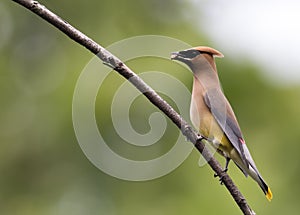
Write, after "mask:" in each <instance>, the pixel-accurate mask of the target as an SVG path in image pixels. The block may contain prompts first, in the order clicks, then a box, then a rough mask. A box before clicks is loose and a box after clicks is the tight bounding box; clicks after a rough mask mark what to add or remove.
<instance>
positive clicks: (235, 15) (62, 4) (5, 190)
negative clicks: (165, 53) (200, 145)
mask: <svg viewBox="0 0 300 215" xmlns="http://www.w3.org/2000/svg"><path fill="white" fill-rule="evenodd" d="M42 3H44V4H45V5H46V6H47V7H48V8H50V9H51V10H53V11H54V12H56V13H57V14H58V15H59V16H61V17H63V18H64V19H66V20H67V21H68V22H70V23H71V24H73V25H74V26H76V27H77V28H78V29H79V30H81V31H82V32H84V33H85V34H87V35H88V36H90V37H91V38H93V39H94V40H95V41H97V42H99V43H100V44H101V45H102V46H104V47H105V46H108V45H110V44H112V43H114V42H116V41H119V40H122V39H125V38H128V37H132V36H138V35H147V34H154V35H164V36H169V37H173V38H177V39H179V40H182V41H185V42H187V43H189V44H191V45H193V46H197V45H209V46H212V47H214V48H216V49H218V50H220V51H221V52H223V53H224V55H225V58H224V59H218V60H217V66H218V68H219V75H220V79H221V82H222V86H223V89H224V91H225V93H226V95H227V97H228V98H229V100H230V101H231V103H232V106H233V107H234V109H235V112H236V115H237V116H238V118H239V122H240V126H241V128H242V130H243V133H244V136H245V139H246V140H247V142H248V145H249V148H250V151H251V152H252V155H253V157H254V159H255V160H256V163H257V166H258V167H259V169H260V171H261V173H262V175H263V176H264V178H265V180H266V181H267V182H268V184H269V185H270V187H271V188H272V191H273V194H274V199H273V200H272V202H268V201H267V200H266V199H265V197H264V195H263V194H262V192H261V190H260V188H259V187H258V186H257V185H256V183H255V182H253V181H252V180H251V179H246V178H245V177H244V176H243V174H242V173H241V172H240V171H239V170H238V169H237V168H236V167H235V166H234V165H233V164H231V165H230V169H229V174H230V175H231V176H232V178H233V180H234V181H235V182H236V184H237V185H238V187H239V188H240V190H241V191H242V193H243V194H244V196H245V197H246V199H247V200H248V202H249V204H250V205H251V206H252V208H253V209H254V210H255V211H256V213H257V214H282V213H288V214H298V213H299V209H300V205H299V194H300V185H299V183H298V182H299V179H300V174H299V171H300V162H299V161H300V159H299V149H300V146H299V141H300V132H299V125H300V123H299V122H300V108H299V107H300V78H299V77H300V75H299V74H300V66H299V62H300V61H299V54H298V50H299V49H300V45H299V38H300V36H297V35H299V32H300V29H299V23H297V20H299V17H298V18H297V15H296V14H297V13H296V12H295V11H299V9H300V6H299V4H297V3H295V1H289V0H286V1H264V3H259V2H258V1H251V2H248V3H247V4H244V3H239V2H238V1H226V2H223V1H218V0H213V1H184V0H176V1H173V0H164V1H161V0H142V1H140V0H131V1H117V0H103V1H95V0H90V1H88V2H86V1H70V0H64V1H58V0H52V1H43V2H42ZM293 11H294V12H293ZM298 16H299V15H298ZM174 51H175V50H174ZM0 53H1V58H0V89H1V90H0V95H1V105H0V143H1V145H0V147H1V150H0V157H1V162H0V214H22V215H26V214H30V215H32V214H47V215H48V214H49V215H50V214H51V215H52V214H59V215H60V214H75V215H77V214H78V215H79V214H112V215H114V214H116V215H127V214H128V215H129V214H130V215H134V214H146V215H147V214H157V215H159V214H164V215H165V214H232V215H233V214H241V212H240V210H239V209H238V207H237V205H236V204H235V203H234V201H233V200H232V197H231V196H230V195H229V193H228V192H227V190H226V189H225V188H224V187H222V186H220V184H219V182H218V180H217V179H215V178H214V177H213V172H212V170H211V169H210V168H209V167H208V166H207V165H206V166H204V167H201V168H200V167H199V166H198V160H199V153H198V152H197V151H196V150H194V151H193V152H192V153H191V155H190V156H189V157H188V159H186V160H185V162H184V163H183V164H182V165H181V166H180V167H178V168H177V169H176V170H175V171H173V172H172V173H170V174H168V175H167V176H164V177H162V178H159V179H155V180H152V181H146V182H130V181H123V180H119V179H116V178H113V177H111V176H109V175H106V174H105V173H103V172H101V171H100V170H98V169H97V168H96V167H94V166H93V165H92V164H91V163H90V162H89V160H88V159H87V158H86V157H85V155H84V154H83V152H82V151H81V149H80V147H79V145H78V143H77V140H76V136H75V133H74V130H73V124H72V97H73V92H74V88H75V85H76V81H77V79H78V77H79V75H80V73H81V71H82V69H83V68H84V67H85V65H86V64H87V63H88V62H89V60H90V59H91V58H92V57H93V55H92V54H91V53H89V52H88V51H87V50H86V49H84V48H82V47H81V46H79V45H77V44H76V43H74V42H73V41H71V40H70V39H69V38H68V37H66V36H65V35H63V34H62V33H61V32H59V31H58V30H56V29H55V28H53V27H52V26H50V25H49V24H48V23H46V22H44V21H43V20H41V19H40V18H39V17H37V16H36V15H34V14H32V13H31V12H29V11H28V10H25V9H24V8H23V7H20V6H19V5H17V4H15V3H13V2H12V1H2V2H1V3H0ZM128 64H129V65H130V66H131V67H132V69H133V70H135V71H136V72H137V73H139V72H142V71H147V70H159V71H166V73H170V74H171V73H172V72H174V71H175V72H174V73H172V74H176V76H177V77H179V78H180V80H182V82H183V83H185V84H186V86H187V87H188V88H189V89H191V84H192V82H191V81H192V77H191V75H190V73H188V71H186V72H185V73H184V74H185V75H182V74H183V73H180V71H181V70H184V68H183V67H180V66H178V65H176V66H175V65H174V64H173V63H171V62H168V61H163V62H161V63H157V64H155V66H154V64H153V59H152V61H148V60H147V59H144V60H143V59H142V60H141V61H137V62H134V61H133V62H128ZM108 81H110V82H107V84H106V86H104V87H105V88H104V92H106V93H104V94H103V95H101V94H100V93H99V96H98V97H97V101H96V117H97V119H98V124H99V128H102V132H103V135H104V136H105V137H106V138H107V140H109V141H108V142H109V143H111V148H112V149H114V150H116V151H117V152H118V153H121V154H123V155H124V156H128V157H131V158H136V159H139V160H143V159H148V158H149V157H153V156H157V155H159V154H163V153H164V152H166V151H167V150H168V149H169V148H170V147H171V146H172V143H173V142H174V139H176V138H177V137H178V135H180V133H179V132H178V130H177V129H176V128H175V126H173V125H172V124H171V123H170V122H169V121H168V125H169V127H168V129H167V130H166V134H165V136H164V137H163V138H162V139H161V140H160V141H159V142H157V143H155V145H153V146H151V147H152V148H151V147H150V148H149V151H150V152H149V151H147V148H142V149H141V148H139V147H133V146H130V145H129V144H127V145H126V143H125V141H123V140H122V139H121V138H120V137H118V136H117V135H116V134H115V132H114V130H113V127H112V126H111V119H110V117H109V110H110V104H111V101H112V97H113V91H114V90H115V89H117V87H118V86H119V85H120V84H122V83H123V82H124V79H123V78H122V77H119V75H117V74H115V73H112V74H111V76H110V77H109V79H108ZM163 96H164V98H166V99H167V100H168V101H170V102H171V104H172V105H174V106H175V108H176V104H174V103H172V101H171V99H169V98H168V96H167V95H163ZM153 111H157V109H156V108H154V107H153V106H152V105H151V104H150V103H149V102H148V101H147V100H146V99H144V98H143V97H142V96H141V97H140V98H139V99H137V100H136V102H135V103H134V104H133V107H132V108H131V112H130V114H131V115H130V118H131V120H132V125H133V127H135V128H136V129H137V131H139V132H141V133H143V132H144V133H145V132H147V131H148V130H149V124H148V116H149V115H150V114H151V112H153ZM183 144H189V143H183ZM155 147H156V148H155ZM145 150H146V151H145ZM216 157H217V158H218V159H219V160H220V161H221V162H222V163H224V160H223V159H220V157H219V156H218V155H217V156H216Z"/></svg>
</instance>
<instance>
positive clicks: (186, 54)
mask: <svg viewBox="0 0 300 215" xmlns="http://www.w3.org/2000/svg"><path fill="white" fill-rule="evenodd" d="M201 57H205V58H206V59H207V60H208V61H210V60H213V57H224V55H223V54H222V53H221V52H219V51H217V50H215V49H213V48H210V47H207V46H198V47H194V48H191V49H187V50H183V51H179V52H173V53H172V55H171V60H178V61H181V62H183V63H185V64H187V65H188V66H192V65H193V64H195V63H196V62H197V61H199V60H200V59H201Z"/></svg>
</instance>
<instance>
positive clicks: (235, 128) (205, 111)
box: [171, 46, 272, 201]
mask: <svg viewBox="0 0 300 215" xmlns="http://www.w3.org/2000/svg"><path fill="white" fill-rule="evenodd" d="M214 57H223V54H222V53H220V52H219V51H217V50H215V49H213V48H209V47H204V46H200V47H196V48H191V49H188V50H184V51H180V52H176V53H172V56H171V59H172V60H178V61H181V62H183V63H185V64H187V65H188V66H189V68H190V69H191V70H192V72H193V75H194V81H193V91H192V98H191V107H190V118H191V121H192V123H193V125H194V126H195V127H196V128H197V129H199V131H200V134H201V135H203V136H204V137H206V138H207V139H208V140H210V141H209V142H211V143H212V145H213V147H214V148H215V149H216V150H217V151H218V152H219V153H220V154H221V155H222V156H224V157H225V158H226V165H225V169H224V171H227V168H228V164H229V161H230V159H232V160H233V161H234V163H235V164H236V165H237V166H238V167H239V168H240V170H241V171H242V172H243V173H244V174H245V176H246V177H247V176H248V175H250V176H251V177H252V178H253V179H254V180H255V181H256V182H257V183H258V185H259V186H260V187H261V189H262V190H263V192H264V194H265V195H266V197H267V199H268V200H269V201H270V200H271V199H272V192H271V189H270V188H269V187H268V185H267V184H266V183H265V182H264V180H263V178H262V176H261V175H260V173H259V171H258V169H257V168H256V165H255V163H254V161H253V159H252V157H251V155H250V152H249V150H248V148H247V146H246V143H245V140H244V138H243V135H242V132H241V129H240V127H239V124H238V121H237V120H236V117H235V115H234V112H233V110H232V108H231V106H230V104H229V102H228V101H227V99H226V97H225V95H224V94H223V92H222V89H221V86H220V82H219V78H218V73H217V69H216V64H215V61H214Z"/></svg>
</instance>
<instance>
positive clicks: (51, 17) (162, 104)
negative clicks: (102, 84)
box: [13, 0, 255, 215]
mask: <svg viewBox="0 0 300 215" xmlns="http://www.w3.org/2000/svg"><path fill="white" fill-rule="evenodd" d="M13 1H15V2H17V3H18V4H20V5H22V6H24V7H26V8H27V9H29V10H30V11H32V12H33V13H35V14H37V15H38V16H40V17H41V18H42V19H44V20H46V21H47V22H49V23H51V24H52V25H53V26H55V27H56V28H58V29H59V30H60V31H62V32H63V33H65V34H66V35H67V36H69V37H70V38H71V39H72V40H74V41H76V42H77V43H78V44H80V45H82V46H84V47H85V48H87V49H88V50H90V51H91V52H92V53H93V54H95V55H97V56H98V57H99V58H100V59H101V60H102V61H103V62H104V63H105V64H106V65H108V66H110V67H112V68H113V69H114V70H115V71H117V72H118V73H119V74H120V75H122V76H123V77H125V78H126V79H128V80H129V81H130V82H131V83H132V84H133V85H134V86H135V87H136V88H137V89H138V90H139V91H141V92H142V93H143V94H144V95H145V96H146V97H147V98H148V99H149V101H150V102H152V103H153V104H154V105H155V106H156V107H158V108H159V109H160V110H161V111H162V112H163V113H164V114H165V115H167V116H168V117H169V118H170V119H171V120H172V121H173V123H174V124H176V126H177V127H178V128H179V129H181V132H182V133H183V135H184V136H186V138H187V139H188V140H190V141H191V142H192V143H193V144H194V146H195V148H197V150H198V151H199V152H200V153H201V154H202V155H203V157H204V158H205V160H206V161H207V162H208V164H209V165H210V167H211V168H212V169H213V171H214V172H215V173H216V174H217V175H218V176H220V178H222V182H223V184H224V185H225V186H226V188H227V189H228V191H229V192H230V194H231V195H232V197H233V199H234V200H235V202H236V203H237V204H238V206H239V207H240V209H241V211H242V212H243V213H244V214H246V215H253V214H255V213H254V212H253V211H252V210H251V209H250V206H249V205H248V204H247V201H246V199H245V198H244V197H243V195H242V194H241V192H240V191H239V189H238V188H237V187H236V185H235V184H234V183H233V181H232V179H231V178H230V177H229V176H228V174H227V173H226V172H224V171H222V167H221V165H220V164H219V162H218V161H217V160H216V159H215V158H214V157H213V156H212V154H211V153H210V152H209V151H208V150H206V149H205V146H204V143H203V141H202V140H203V137H202V136H200V135H199V134H197V133H196V132H195V131H194V130H193V129H192V127H191V126H190V125H189V124H188V123H187V122H186V121H185V120H184V119H183V118H182V117H181V116H180V115H179V114H178V113H177V112H176V111H175V110H174V109H173V108H172V107H171V106H170V105H169V104H168V103H167V102H166V101H164V100H163V99H162V98H161V97H160V96H159V95H158V94H157V93H156V92H155V91H154V90H153V89H152V88H151V87H149V86H148V85H147V84H146V83H145V82H144V81H143V80H142V79H141V78H140V77H139V76H137V75H136V74H135V73H134V72H133V71H132V70H131V69H130V68H128V67H127V66H126V65H125V64H124V63H123V62H122V61H121V60H120V59H118V58H117V57H116V56H114V55H112V54H111V53H110V52H108V51H107V50H106V49H104V48H103V47H101V46H100V45H99V44H97V43H96V42H94V41H93V40H92V39H90V38H89V37H87V36H86V35H84V34H83V33H82V32H80V31H79V30H77V29H76V28H74V27H73V26H71V25H70V24H69V23H67V22H66V21H64V20H63V19H61V18H60V17H59V16H57V15H56V14H55V13H53V12H51V11H50V10H48V9H47V8H46V7H45V6H43V5H41V4H40V3H39V2H37V1H33V0H13Z"/></svg>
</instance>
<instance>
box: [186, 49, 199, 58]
mask: <svg viewBox="0 0 300 215" xmlns="http://www.w3.org/2000/svg"><path fill="white" fill-rule="evenodd" d="M199 54H201V52H200V51H198V50H187V51H185V52H184V53H183V55H184V57H185V58H190V59H192V58H194V57H196V56H197V55H199Z"/></svg>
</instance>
